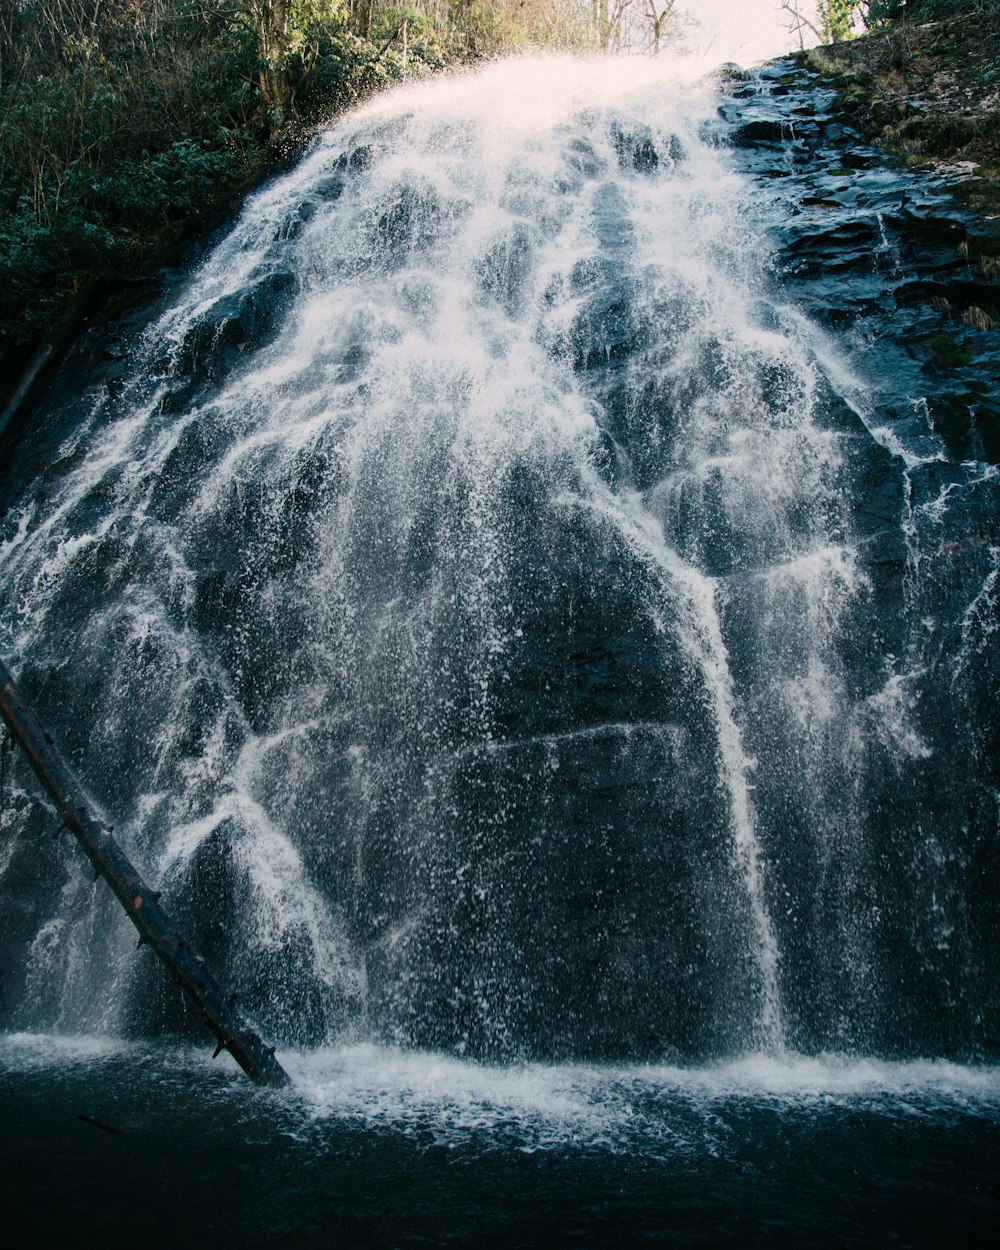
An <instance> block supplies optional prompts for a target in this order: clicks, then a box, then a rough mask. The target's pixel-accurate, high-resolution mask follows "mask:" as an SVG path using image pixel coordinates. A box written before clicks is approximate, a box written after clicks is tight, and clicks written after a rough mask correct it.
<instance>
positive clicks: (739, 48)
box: [679, 0, 816, 65]
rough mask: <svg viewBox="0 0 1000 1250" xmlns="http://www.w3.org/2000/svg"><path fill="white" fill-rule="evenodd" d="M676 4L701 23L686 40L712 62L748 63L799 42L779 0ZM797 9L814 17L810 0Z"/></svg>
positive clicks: (689, 0)
mask: <svg viewBox="0 0 1000 1250" xmlns="http://www.w3.org/2000/svg"><path fill="white" fill-rule="evenodd" d="M679 7H680V8H681V9H685V10H686V11H687V12H688V13H690V14H691V16H692V17H696V18H697V19H698V20H699V22H700V23H701V25H700V26H696V27H694V28H693V29H692V31H691V33H690V35H689V36H688V43H689V44H690V45H691V47H692V48H693V49H694V50H695V51H696V52H698V53H700V54H702V55H704V56H707V57H709V58H711V60H712V61H715V62H722V61H738V62H739V63H740V64H741V65H752V64H753V63H754V62H755V61H763V60H766V59H767V58H768V57H772V56H780V55H781V54H782V53H783V52H787V51H788V50H789V49H790V48H797V47H798V46H799V41H798V36H797V35H793V34H791V32H790V31H789V30H788V29H787V23H788V22H789V20H790V19H789V16H788V14H787V13H784V12H782V9H781V0H680V5H679ZM801 10H802V12H803V13H804V14H806V16H808V17H809V18H811V19H815V13H816V5H815V3H814V0H805V2H804V3H803V4H802V5H801ZM810 43H815V39H811V38H810V37H809V33H808V32H807V33H806V47H808V46H809V45H810Z"/></svg>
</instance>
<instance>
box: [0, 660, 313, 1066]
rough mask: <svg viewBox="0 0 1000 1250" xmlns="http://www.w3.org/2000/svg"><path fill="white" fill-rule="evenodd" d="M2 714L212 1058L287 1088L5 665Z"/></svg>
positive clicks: (268, 1051)
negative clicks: (197, 1025) (208, 1034)
mask: <svg viewBox="0 0 1000 1250" xmlns="http://www.w3.org/2000/svg"><path fill="white" fill-rule="evenodd" d="M0 713H2V715H3V718H4V720H5V721H6V722H7V725H8V726H9V728H10V732H11V734H12V735H13V737H14V739H15V741H16V742H18V743H19V744H20V746H21V747H22V748H23V750H24V752H25V754H26V755H27V757H28V760H29V761H30V763H31V766H32V768H33V769H34V770H35V774H36V776H37V777H38V780H39V781H40V782H41V783H42V785H43V786H44V788H45V790H46V792H47V793H48V794H49V796H50V797H51V799H52V801H53V802H54V803H55V805H56V808H57V810H58V812H59V816H60V817H61V819H62V821H63V823H64V825H65V826H66V827H67V828H68V829H69V830H71V832H72V833H73V834H74V835H75V836H76V839H77V841H78V842H79V843H80V845H81V846H82V847H83V849H84V851H85V853H86V855H87V857H88V859H89V860H90V862H91V863H92V864H93V866H94V871H95V873H97V874H99V875H100V876H102V877H103V878H104V880H105V881H107V883H108V885H110V887H111V889H112V891H113V892H114V894H115V897H116V898H117V899H118V901H119V902H120V903H121V905H122V907H124V909H125V911H126V913H127V915H128V917H129V919H130V920H131V921H132V923H133V924H134V925H135V927H136V929H137V930H138V931H139V942H140V945H141V944H142V943H148V944H149V945H150V946H151V947H152V948H153V950H155V951H156V953H157V955H159V957H160V959H161V960H162V961H163V963H164V964H165V965H166V968H167V971H168V972H169V973H170V975H171V976H172V977H173V978H174V980H175V981H176V982H177V983H178V985H180V986H181V988H182V989H183V990H184V992H185V993H186V994H187V996H188V998H189V999H190V1000H191V1001H192V1003H194V1005H195V1006H196V1007H197V1008H198V1010H199V1011H200V1012H201V1014H202V1016H203V1017H204V1019H205V1022H206V1023H207V1024H208V1027H209V1028H210V1029H211V1030H212V1032H213V1033H214V1034H215V1036H216V1039H217V1040H218V1046H217V1047H216V1051H215V1053H216V1054H218V1053H219V1052H220V1051H221V1050H228V1051H229V1053H230V1054H231V1055H232V1057H233V1058H234V1059H235V1060H236V1062H237V1063H238V1064H239V1065H240V1067H241V1068H242V1069H243V1071H244V1072H246V1074H247V1075H248V1076H249V1077H250V1079H251V1080H252V1081H255V1082H256V1083H257V1084H258V1085H275V1086H281V1085H287V1084H289V1078H288V1074H287V1073H286V1072H285V1070H284V1068H283V1067H282V1066H281V1064H280V1063H279V1062H278V1061H277V1059H275V1057H274V1049H273V1047H270V1046H265V1045H264V1043H263V1041H262V1040H261V1039H260V1037H258V1035H257V1034H256V1033H255V1032H254V1031H253V1030H252V1029H251V1028H250V1027H249V1026H248V1025H247V1023H246V1022H245V1021H244V1020H243V1019H241V1017H240V1015H239V1014H238V1012H237V1011H236V1010H235V1008H234V1006H233V1004H232V1000H231V999H227V997H226V995H225V994H224V993H223V991H222V989H221V988H220V986H219V985H218V983H217V982H216V980H215V978H214V977H213V976H212V974H211V973H210V972H209V971H208V969H207V968H206V966H205V965H204V963H203V962H202V960H201V958H200V956H199V955H198V954H197V953H196V952H195V951H193V950H192V949H191V947H190V946H188V944H187V942H185V941H184V939H183V938H182V937H181V936H180V934H179V933H178V932H177V930H176V928H175V927H174V925H173V923H172V921H171V920H170V919H169V918H168V916H167V914H166V913H165V912H164V910H163V908H162V907H161V906H160V904H159V895H158V893H157V891H155V890H151V889H150V888H149V886H148V885H147V884H146V882H145V881H144V880H143V878H142V877H141V876H140V875H139V873H138V871H137V870H136V868H135V867H134V865H133V864H132V862H131V860H129V858H128V856H127V855H126V854H125V852H124V851H123V850H122V849H121V847H120V846H119V845H118V843H117V842H116V841H115V840H114V838H113V837H112V836H111V830H110V829H109V828H107V827H106V826H105V825H104V824H103V823H102V822H101V821H100V820H99V819H98V817H97V815H96V813H95V811H94V809H93V807H92V806H91V804H90V802H89V800H88V799H87V797H86V796H85V795H84V793H83V791H82V790H81V788H80V786H79V785H78V784H77V781H76V778H75V777H74V776H73V774H72V773H71V772H70V770H69V767H68V766H67V765H66V763H65V762H64V761H63V759H62V757H61V756H60V754H59V752H58V751H57V750H56V748H55V745H54V744H53V741H52V739H51V737H50V736H49V735H48V734H47V733H45V731H44V730H43V729H42V727H41V725H40V724H39V723H38V721H37V720H36V718H35V716H34V714H33V713H32V711H31V709H30V708H29V707H28V706H27V705H26V704H25V702H24V700H23V699H22V698H21V696H20V694H19V693H18V690H17V687H16V686H15V684H14V679H13V677H12V676H11V674H10V671H9V670H8V668H7V666H6V665H5V664H4V663H3V661H2V660H0Z"/></svg>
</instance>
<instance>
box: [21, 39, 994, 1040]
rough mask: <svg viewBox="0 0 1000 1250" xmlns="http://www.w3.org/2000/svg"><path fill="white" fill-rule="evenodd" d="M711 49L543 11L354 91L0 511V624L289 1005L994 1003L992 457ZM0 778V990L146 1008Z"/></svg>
mask: <svg viewBox="0 0 1000 1250" xmlns="http://www.w3.org/2000/svg"><path fill="white" fill-rule="evenodd" d="M713 90H714V88H713V86H712V84H711V83H707V82H703V83H694V82H688V81H679V80H678V77H677V70H676V67H673V68H670V69H665V68H664V66H663V65H662V64H661V63H659V62H653V61H651V62H648V63H647V62H639V61H631V62H626V63H624V64H623V63H620V62H616V61H613V60H612V61H608V62H607V63H595V62H574V61H571V60H568V59H558V58H548V59H546V58H537V59H526V60H520V61H512V62H506V63H503V64H499V65H496V66H492V67H489V68H487V69H485V70H482V71H480V72H478V73H476V74H470V75H467V76H462V77H456V78H449V79H447V80H442V81H434V82H429V83H423V84H417V85H415V86H410V87H407V88H405V89H402V90H399V91H397V92H393V93H390V94H388V95H386V96H384V97H381V98H379V99H377V100H374V101H372V102H370V103H368V104H366V105H364V106H363V107H362V108H360V109H358V110H357V111H355V112H354V113H352V114H351V115H349V116H348V117H346V118H345V119H344V120H342V121H341V122H340V123H339V124H337V125H336V126H335V127H334V128H333V129H331V130H330V131H328V132H327V133H325V134H323V135H322V136H320V137H319V138H318V139H317V140H316V141H315V142H314V144H313V146H312V148H311V150H310V151H309V153H308V154H307V155H306V156H305V158H304V159H303V160H302V161H301V162H300V163H299V164H298V165H297V167H296V168H295V169H294V170H292V171H291V172H290V173H288V174H285V175H283V176H281V177H279V178H278V179H277V180H275V181H274V182H272V183H271V184H270V185H268V186H267V187H265V188H264V189H263V190H261V191H260V192H258V193H257V194H256V195H255V196H253V197H252V198H251V199H250V200H249V201H248V203H247V205H246V207H245V209H244V211H243V213H242V215H241V216H240V219H239V220H238V221H237V222H236V224H235V225H234V226H233V228H232V229H231V230H230V231H229V232H228V234H227V235H226V236H225V237H224V238H223V239H222V240H221V241H220V242H219V243H218V244H217V245H216V246H215V248H214V250H212V251H211V252H210V253H209V255H208V256H207V258H206V259H205V260H204V261H203V263H201V264H200V266H199V267H198V268H196V269H195V270H194V271H193V272H192V273H191V274H190V275H188V276H187V277H186V278H185V279H184V281H183V282H180V283H178V284H177V286H176V289H174V290H173V291H172V293H171V295H170V297H169V299H168V300H167V301H166V303H165V305H164V306H163V307H161V308H160V309H159V310H157V312H156V315H155V316H153V317H151V319H150V321H149V323H148V325H147V326H146V328H145V329H144V331H143V332H142V333H141V335H138V336H136V337H135V339H134V340H133V341H132V342H131V344H130V346H129V349H128V354H127V358H126V364H125V369H124V371H123V373H122V375H121V378H120V379H118V380H117V383H116V385H115V386H113V387H109V386H107V385H106V384H105V383H104V381H103V380H100V379H98V380H97V381H95V382H94V383H93V384H92V385H91V386H90V387H89V388H88V389H87V390H85V392H84V393H83V394H82V395H79V396H74V397H73V401H72V403H71V404H70V403H69V402H67V405H66V406H65V410H64V411H63V412H62V414H61V415H59V414H56V415H53V416H52V420H53V421H56V420H57V418H58V420H60V421H62V423H63V424H62V426H61V427H60V428H61V430H62V433H61V435H60V439H61V441H60V443H59V446H58V450H57V453H56V454H55V455H54V456H53V457H52V462H51V463H50V464H48V465H46V466H45V467H44V468H43V469H42V470H41V471H40V472H39V473H38V474H37V476H32V477H31V480H30V483H29V484H28V485H27V486H26V487H25V489H24V490H23V491H22V492H21V494H20V495H19V496H18V498H17V499H16V500H15V502H14V505H13V506H12V507H11V508H10V510H9V511H8V513H7V516H6V519H5V521H4V528H3V531H2V534H0V538H2V564H0V586H2V611H0V642H2V646H3V651H4V653H5V654H6V655H7V656H8V657H9V659H10V661H11V663H12V665H13V666H14V667H15V668H16V669H17V671H18V672H19V674H20V680H21V684H22V686H23V688H24V690H25V692H26V693H27V694H29V695H30V696H31V697H32V698H33V700H34V702H35V703H36V705H37V706H38V708H39V709H40V711H41V713H42V715H43V717H44V719H45V720H46V722H47V724H48V725H49V726H50V728H51V729H52V732H53V733H54V735H55V736H56V737H57V738H58V739H59V740H60V742H61V744H62V746H63V747H64V749H65V751H66V752H67V754H68V756H69V757H70V758H71V759H72V760H73V761H74V764H75V765H76V766H77V767H78V768H79V771H80V774H81V776H82V778H83V779H84V782H85V784H86V786H87V788H88V790H89V792H90V793H91V794H92V795H93V797H94V798H95V800H96V801H97V802H98V803H99V804H100V805H101V806H102V807H103V809H104V811H105V812H106V813H107V814H108V816H109V819H113V820H114V822H115V824H116V827H117V830H118V834H119V836H121V837H122V839H123V841H124V842H125V843H126V845H127V846H128V848H129V850H130V853H132V854H133V855H134V856H135V858H136V859H137V861H138V862H139V863H141V864H143V865H144V867H145V869H146V872H147V875H148V876H149V877H150V878H151V879H152V880H153V881H155V882H156V883H158V885H159V887H160V888H161V889H162V891H163V895H164V900H165V903H166V904H167V905H168V909H169V910H170V911H171V913H172V914H176V915H177V916H178V918H180V919H181V920H182V921H183V923H184V924H185V925H186V926H187V927H188V928H189V929H190V931H191V932H192V934H193V935H194V941H195V944H197V945H199V946H200V947H201V948H202V949H203V951H204V953H205V955H206V957H207V958H208V959H209V960H210V961H211V962H212V964H213V966H214V967H216V968H217V970H218V972H219V975H220V979H222V980H223V982H224V983H227V984H231V985H232V986H234V987H235V990H236V992H237V993H238V995H239V997H240V1000H241V1002H242V1003H243V1004H244V1006H245V1009H246V1010H247V1011H248V1013H249V1014H251V1015H252V1016H253V1018H254V1020H255V1023H257V1025H258V1026H259V1027H260V1028H261V1030H262V1031H263V1032H264V1033H265V1034H266V1035H268V1036H270V1037H272V1038H273V1039H275V1040H279V1041H284V1042H285V1043H294V1044H298V1045H301V1046H318V1045H321V1044H331V1043H340V1042H359V1043H360V1042H366V1041H368V1040H380V1041H389V1042H393V1043H399V1044H401V1045H404V1046H412V1047H428V1048H434V1049H441V1050H446V1051H450V1052H453V1053H455V1054H458V1055H460V1056H461V1055H467V1056H472V1057H479V1058H486V1059H491V1060H499V1061H510V1060H520V1059H544V1060H555V1061H561V1060H572V1059H600V1060H610V1061H616V1062H617V1061H622V1060H630V1061H631V1060H660V1061H665V1060H669V1061H671V1062H675V1061H676V1062H693V1061H701V1060H705V1059H717V1058H720V1057H724V1056H738V1055H745V1054H747V1053H755V1052H764V1053H768V1054H771V1055H775V1056H781V1055H783V1054H785V1053H786V1052H787V1051H790V1050H799V1051H802V1052H805V1053H819V1052H821V1051H824V1050H831V1049H833V1050H847V1051H855V1052H859V1053H868V1052H877V1053H880V1054H884V1055H891V1056H898V1055H903V1056H908V1055H919V1054H944V1055H948V1056H952V1057H969V1056H976V1055H980V1054H983V1053H988V1052H989V1046H990V1043H989V1040H988V1039H989V1037H990V1036H991V1029H992V1030H993V1032H992V1036H993V1038H994V1039H995V1037H996V1031H995V1028H994V1025H995V1016H996V1010H997V1001H996V994H995V990H991V989H990V988H989V983H990V966H991V965H990V961H991V954H990V951H991V949H992V948H991V947H990V942H991V941H993V942H994V944H995V933H994V935H993V937H992V938H991V937H990V934H991V933H993V930H994V929H995V924H993V927H992V928H991V924H992V922H991V921H990V919H989V916H990V912H991V907H992V903H991V901H990V900H991V899H994V898H995V887H989V886H988V885H987V884H986V883H985V882H984V880H983V879H982V875H981V874H982V873H983V872H984V871H985V868H984V865H985V863H986V862H987V858H988V847H989V845H991V839H994V840H995V831H996V821H997V791H996V789H991V788H990V786H989V785H988V784H986V783H984V781H983V775H982V772H981V770H980V772H977V771H976V769H977V767H978V765H977V764H976V763H975V761H976V760H980V759H981V758H982V754H983V752H984V751H988V750H989V743H990V742H993V743H994V744H995V731H994V730H993V729H991V728H990V726H991V724H992V723H993V721H992V717H993V713H992V712H991V710H990V705H989V700H988V699H987V698H985V696H984V695H983V692H984V691H985V690H987V689H989V688H990V687H989V685H988V681H987V678H984V672H987V673H992V672H993V669H992V668H990V667H989V665H990V664H993V661H992V660H991V659H990V654H991V653H990V651H989V647H990V640H991V637H992V635H993V634H994V633H995V629H996V602H997V578H998V570H1000V557H998V548H997V546H996V545H995V544H993V545H990V544H988V543H987V544H985V545H983V544H978V545H975V544H972V543H969V544H967V545H966V546H964V547H963V546H962V541H963V540H962V538H961V536H960V535H956V533H954V532H953V529H952V528H950V527H953V526H954V525H955V524H956V523H957V521H956V518H960V515H961V509H962V508H967V507H968V505H967V502H965V501H967V500H968V499H970V498H972V497H973V496H975V495H976V493H977V492H979V494H980V496H982V495H983V492H989V491H993V492H995V489H996V474H995V472H994V470H993V468H992V466H990V465H987V464H985V463H984V462H981V461H969V462H967V463H966V462H962V463H959V462H957V461H951V460H949V459H948V457H947V456H946V455H945V454H944V453H943V452H942V451H941V449H940V446H939V444H938V443H937V442H936V441H935V440H934V439H933V438H930V437H929V435H928V432H927V429H926V426H922V427H919V428H917V427H918V426H919V422H917V423H916V424H915V426H914V430H915V432H914V433H913V434H912V436H911V435H910V434H909V433H908V432H907V429H906V428H903V426H902V425H901V424H897V425H896V426H893V427H892V428H891V429H890V428H889V425H890V423H889V422H888V419H887V418H886V417H885V414H884V412H882V410H881V409H880V406H879V395H878V390H877V386H876V385H875V384H874V383H873V382H872V381H871V380H869V379H866V378H865V376H864V369H863V367H862V364H863V362H859V361H858V360H855V359H854V358H853V357H852V356H851V348H850V345H849V344H845V343H844V342H841V341H838V340H837V339H835V338H834V337H833V336H832V335H831V334H830V333H828V332H826V331H823V330H821V329H819V328H818V326H817V325H816V324H815V323H814V322H813V321H812V320H811V319H810V318H809V317H808V316H806V315H805V314H804V313H803V311H802V310H801V308H799V307H797V306H796V305H795V303H794V302H793V301H792V300H791V299H790V298H789V297H788V296H787V294H786V293H785V292H784V291H783V289H782V286H781V282H780V281H779V279H778V277H777V275H776V273H775V262H774V243H773V241H772V238H771V235H770V233H769V223H768V212H767V211H765V210H764V209H762V207H761V200H760V196H759V194H758V193H757V191H756V190H755V188H754V186H753V184H752V183H751V181H750V179H749V178H748V176H747V175H746V174H744V173H741V172H740V171H739V170H738V169H737V168H736V165H735V162H734V157H733V154H732V152H730V151H729V150H728V149H727V147H726V146H725V142H724V140H725V126H724V124H723V122H722V121H721V120H720V119H719V117H718V115H717V101H716V99H715V97H714V95H713ZM879 227H880V229H881V230H882V236H881V237H882V238H883V239H884V238H885V226H884V223H883V222H882V219H881V218H879ZM952 505H954V508H953V506H952ZM955 509H958V511H957V512H956V511H955ZM958 570H960V571H958ZM989 680H993V678H989ZM943 779H946V781H945V780H943ZM0 819H2V820H3V822H4V825H5V827H6V831H7V832H6V836H7V842H6V846H5V849H4V851H3V855H4V856H5V857H6V858H5V861H4V862H0V912H3V911H4V909H6V911H7V921H6V923H7V927H8V932H9V933H13V934H14V935H15V938H14V939H12V940H16V942H17V943H19V947H18V948H19V949H20V950H21V951H22V955H21V965H20V966H21V971H20V972H19V973H18V974H17V975H13V976H10V977H8V978H7V980H6V981H5V983H4V985H3V988H2V991H0V992H2V995H3V999H2V1002H3V1014H4V1018H5V1020H6V1021H7V1022H8V1025H10V1026H12V1027H17V1028H34V1029H52V1030H62V1031H77V1032H81V1031H82V1032H86V1031H96V1032H103V1031H110V1032H115V1031H124V1032H130V1031H131V1032H138V1033H143V1032H147V1031H151V1030H159V1029H162V1028H164V1027H166V1026H170V1027H181V1026H182V1025H183V1019H182V1015H181V1008H180V1006H179V1005H178V1003H177V1002H176V1001H175V999H174V997H173V995H172V994H171V992H170V991H169V989H168V988H167V987H160V986H159V984H158V983H157V982H156V978H155V977H154V976H152V975H150V974H149V972H148V968H147V965H145V964H144V963H142V962H141V960H140V959H139V958H137V957H136V955H135V953H134V950H133V949H132V946H133V943H132V942H131V940H130V938H129V935H128V934H127V933H125V932H124V931H123V926H122V925H121V923H120V922H119V920H118V918H117V917H116V916H115V915H114V912H113V909H112V907H111V904H110V902H109V901H108V900H107V899H106V898H105V897H104V896H103V894H102V893H101V887H100V886H92V885H91V884H90V883H89V881H87V880H85V879H83V877H82V874H81V873H80V872H79V865H78V864H77V863H76V861H75V859H74V857H73V854H72V852H71V851H69V850H68V849H66V848H60V846H59V845H58V844H56V843H52V842H47V843H46V849H45V851H44V854H42V855H41V858H40V859H39V866H38V867H37V869H36V872H37V874H38V876H37V877H32V876H31V874H30V873H29V872H28V871H27V870H26V869H25V867H24V863H23V861H24V859H25V857H27V856H28V855H29V848H30V847H32V846H34V845H36V844H37V842H38V840H39V838H40V834H41V832H42V831H44V830H46V820H47V816H46V813H45V810H44V808H43V807H42V806H41V805H40V803H39V801H38V798H37V795H36V794H35V792H34V791H33V789H32V787H31V785H30V784H29V781H28V778H27V777H26V776H25V775H22V774H18V775H17V776H16V777H14V778H13V779H12V781H11V783H10V785H9V787H8V793H7V797H6V806H5V809H4V811H3V813H2V814H0ZM50 823H51V822H50ZM43 874H44V877H45V883H46V884H45V887H44V889H43V888H42V887H41V885H40V879H41V877H42V875H43ZM5 882H6V884H4V883H5ZM991 889H992V891H993V892H992V893H991V892H990V891H991ZM5 892H6V893H5ZM5 899H6V901H4V900H5Z"/></svg>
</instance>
